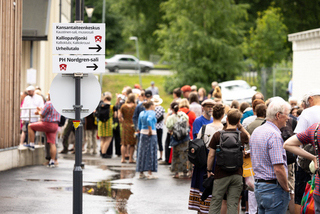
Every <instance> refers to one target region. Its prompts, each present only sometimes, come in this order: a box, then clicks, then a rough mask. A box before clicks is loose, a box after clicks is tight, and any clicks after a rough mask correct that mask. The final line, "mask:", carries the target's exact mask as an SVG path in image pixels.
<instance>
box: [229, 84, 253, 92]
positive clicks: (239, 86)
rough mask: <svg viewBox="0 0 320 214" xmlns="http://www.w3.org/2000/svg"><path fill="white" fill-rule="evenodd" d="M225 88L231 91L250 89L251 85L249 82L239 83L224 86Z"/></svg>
mask: <svg viewBox="0 0 320 214" xmlns="http://www.w3.org/2000/svg"><path fill="white" fill-rule="evenodd" d="M224 88H225V89H226V90H229V91H238V90H247V89H250V86H249V85H248V84H247V83H239V84H235V85H228V86H224Z"/></svg>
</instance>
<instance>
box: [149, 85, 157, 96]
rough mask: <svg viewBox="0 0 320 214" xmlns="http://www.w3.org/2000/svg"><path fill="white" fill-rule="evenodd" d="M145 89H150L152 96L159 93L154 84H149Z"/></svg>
mask: <svg viewBox="0 0 320 214" xmlns="http://www.w3.org/2000/svg"><path fill="white" fill-rule="evenodd" d="M147 90H150V91H151V92H152V96H153V95H157V94H159V90H158V88H157V87H155V86H154V87H152V86H150V87H149V88H147Z"/></svg>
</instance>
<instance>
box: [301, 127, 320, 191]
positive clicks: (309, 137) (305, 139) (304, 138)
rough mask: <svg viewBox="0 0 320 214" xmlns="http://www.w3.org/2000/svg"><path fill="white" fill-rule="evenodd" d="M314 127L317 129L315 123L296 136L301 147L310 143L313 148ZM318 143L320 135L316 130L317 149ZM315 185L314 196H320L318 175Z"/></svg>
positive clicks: (319, 153)
mask: <svg viewBox="0 0 320 214" xmlns="http://www.w3.org/2000/svg"><path fill="white" fill-rule="evenodd" d="M316 127H317V123H314V124H313V125H311V126H310V127H309V128H307V130H305V131H304V132H301V133H298V134H297V135H296V136H297V138H298V140H299V141H300V142H301V143H302V144H303V145H306V144H309V143H311V144H312V145H313V146H314V132H315V130H316ZM319 142H320V133H319V130H318V148H319V146H320V145H319ZM318 155H319V157H320V152H319V149H318ZM315 184H316V187H315V189H314V194H316V195H318V196H320V178H319V175H317V176H316V180H315Z"/></svg>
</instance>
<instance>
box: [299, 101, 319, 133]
mask: <svg viewBox="0 0 320 214" xmlns="http://www.w3.org/2000/svg"><path fill="white" fill-rule="evenodd" d="M318 122H320V106H312V107H310V108H307V109H305V110H303V111H302V113H301V115H300V117H299V120H298V124H297V126H296V128H295V130H294V133H300V132H303V131H305V130H306V129H307V128H309V127H310V126H311V125H312V124H314V123H318Z"/></svg>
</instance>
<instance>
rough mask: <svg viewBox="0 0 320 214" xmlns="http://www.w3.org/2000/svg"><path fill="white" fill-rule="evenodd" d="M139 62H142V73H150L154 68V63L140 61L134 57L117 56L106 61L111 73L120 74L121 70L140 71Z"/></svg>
mask: <svg viewBox="0 0 320 214" xmlns="http://www.w3.org/2000/svg"><path fill="white" fill-rule="evenodd" d="M138 62H140V69H141V72H146V73H147V72H149V71H150V70H151V69H153V68H154V65H153V63H152V62H148V61H139V59H138V58H136V57H135V56H132V55H124V54H117V55H115V56H113V57H111V58H110V59H106V62H105V63H106V64H105V65H106V68H107V69H109V71H110V72H116V73H117V72H119V70H120V69H135V70H138V69H139V68H138V65H139V64H138Z"/></svg>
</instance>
